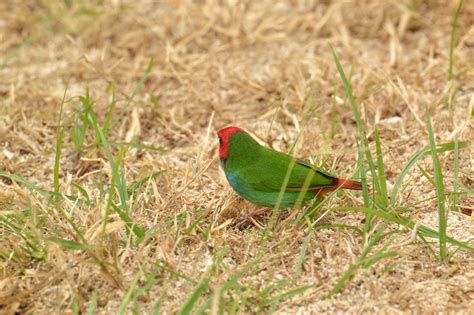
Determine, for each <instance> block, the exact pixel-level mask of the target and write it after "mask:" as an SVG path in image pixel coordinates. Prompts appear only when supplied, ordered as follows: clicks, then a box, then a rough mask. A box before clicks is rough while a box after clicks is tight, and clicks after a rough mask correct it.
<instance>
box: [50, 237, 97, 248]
mask: <svg viewBox="0 0 474 315" xmlns="http://www.w3.org/2000/svg"><path fill="white" fill-rule="evenodd" d="M47 240H48V241H50V242H53V243H56V244H59V245H61V246H63V247H66V248H69V249H73V250H83V251H87V250H88V247H87V246H86V245H84V244H81V243H78V242H75V241H71V240H66V239H63V238H57V237H48V238H47Z"/></svg>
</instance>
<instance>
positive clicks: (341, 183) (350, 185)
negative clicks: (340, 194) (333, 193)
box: [331, 178, 362, 190]
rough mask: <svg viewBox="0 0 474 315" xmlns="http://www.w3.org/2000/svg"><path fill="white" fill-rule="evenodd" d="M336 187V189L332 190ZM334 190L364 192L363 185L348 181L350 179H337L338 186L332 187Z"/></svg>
mask: <svg viewBox="0 0 474 315" xmlns="http://www.w3.org/2000/svg"><path fill="white" fill-rule="evenodd" d="M332 187H334V188H332ZM332 187H331V188H332V189H337V188H339V187H340V188H342V189H354V190H362V183H361V182H356V181H355V180H348V179H342V178H338V179H337V185H335V186H332Z"/></svg>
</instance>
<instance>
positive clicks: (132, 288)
mask: <svg viewBox="0 0 474 315" xmlns="http://www.w3.org/2000/svg"><path fill="white" fill-rule="evenodd" d="M142 268H143V265H142ZM141 274H142V269H140V270H139V271H138V272H137V274H136V275H135V277H134V278H133V280H132V284H131V285H130V288H129V289H128V291H127V294H125V296H124V297H123V299H122V302H121V303H120V306H119V308H118V311H117V314H119V315H123V314H124V313H125V311H126V309H127V305H128V303H129V302H130V299H131V298H132V295H133V294H134V293H135V288H136V286H137V283H138V280H140V276H141Z"/></svg>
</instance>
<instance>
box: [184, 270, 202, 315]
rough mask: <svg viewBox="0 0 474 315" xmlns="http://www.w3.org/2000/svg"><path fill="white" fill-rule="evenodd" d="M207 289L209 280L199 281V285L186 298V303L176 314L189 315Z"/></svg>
mask: <svg viewBox="0 0 474 315" xmlns="http://www.w3.org/2000/svg"><path fill="white" fill-rule="evenodd" d="M208 289H209V278H208V277H206V278H204V279H202V280H201V282H200V283H199V285H198V286H197V287H196V289H195V290H194V292H193V293H192V294H191V296H190V297H189V298H188V300H187V301H186V303H184V305H183V308H182V309H181V310H180V311H179V312H178V314H182V315H187V314H191V311H192V310H193V307H194V305H195V304H196V302H197V301H198V300H199V298H201V296H202V295H204V293H206V291H207V290H208Z"/></svg>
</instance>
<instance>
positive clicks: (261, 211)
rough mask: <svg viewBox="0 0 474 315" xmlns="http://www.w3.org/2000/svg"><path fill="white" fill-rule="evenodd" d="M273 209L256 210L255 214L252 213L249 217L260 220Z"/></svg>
mask: <svg viewBox="0 0 474 315" xmlns="http://www.w3.org/2000/svg"><path fill="white" fill-rule="evenodd" d="M272 210H273V208H261V209H258V210H255V211H254V212H252V213H250V214H249V215H248V216H249V217H252V218H258V217H261V216H263V215H264V214H266V213H267V212H270V211H272Z"/></svg>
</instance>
